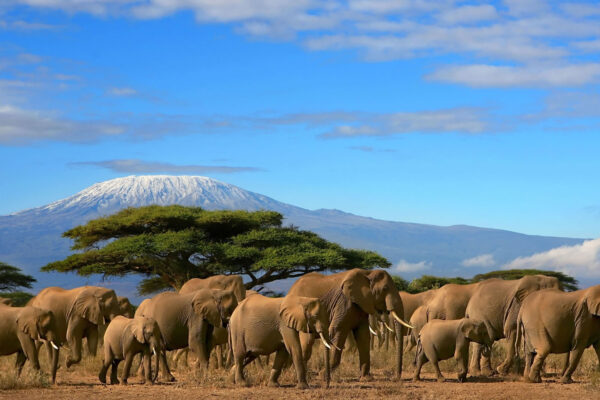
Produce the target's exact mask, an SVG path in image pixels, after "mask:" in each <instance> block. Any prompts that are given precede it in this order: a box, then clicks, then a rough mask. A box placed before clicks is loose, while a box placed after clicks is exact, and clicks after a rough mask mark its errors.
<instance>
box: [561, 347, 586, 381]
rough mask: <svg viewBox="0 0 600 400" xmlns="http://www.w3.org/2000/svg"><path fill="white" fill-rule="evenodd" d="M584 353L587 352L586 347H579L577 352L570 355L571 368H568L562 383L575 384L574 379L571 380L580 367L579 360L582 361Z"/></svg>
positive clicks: (574, 351)
mask: <svg viewBox="0 0 600 400" xmlns="http://www.w3.org/2000/svg"><path fill="white" fill-rule="evenodd" d="M584 351H585V347H583V346H581V347H578V348H576V349H575V350H573V351H571V353H570V354H569V358H570V360H569V368H567V370H566V371H565V373H564V375H563V376H562V378H560V383H572V382H573V379H571V375H572V374H573V372H574V371H575V369H576V368H577V365H579V360H581V356H582V355H583V352H584Z"/></svg>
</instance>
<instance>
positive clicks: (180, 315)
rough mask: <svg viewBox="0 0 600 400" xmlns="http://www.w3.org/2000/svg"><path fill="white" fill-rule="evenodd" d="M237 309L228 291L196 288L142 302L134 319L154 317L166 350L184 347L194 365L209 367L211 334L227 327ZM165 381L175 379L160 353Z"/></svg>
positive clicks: (211, 343) (162, 294)
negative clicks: (194, 356) (187, 348)
mask: <svg viewBox="0 0 600 400" xmlns="http://www.w3.org/2000/svg"><path fill="white" fill-rule="evenodd" d="M236 306H237V300H236V297H235V295H234V294H233V293H232V292H230V291H228V290H213V289H199V290H196V291H194V292H192V293H185V294H180V293H173V292H165V293H161V294H158V295H156V296H154V297H153V298H151V299H147V300H144V301H143V302H142V304H140V306H139V307H138V309H137V310H136V312H135V316H136V317H138V316H143V317H149V318H154V319H155V320H156V322H157V323H158V326H159V328H160V331H161V333H162V337H163V339H164V342H165V350H178V349H183V348H186V347H188V346H189V347H190V349H191V350H192V351H193V352H194V353H195V354H196V355H197V357H198V360H197V362H196V366H197V367H198V366H204V367H208V360H209V355H210V352H211V350H212V348H213V346H214V343H213V339H212V337H213V331H214V329H215V328H224V327H226V326H227V323H228V321H229V318H230V317H231V314H232V313H233V310H234V309H235V307H236ZM160 357H161V360H162V364H163V365H164V368H165V372H166V374H167V379H168V380H170V381H174V380H175V377H173V375H172V374H171V371H170V370H169V365H168V364H167V358H166V355H165V352H164V351H163V352H161V354H160Z"/></svg>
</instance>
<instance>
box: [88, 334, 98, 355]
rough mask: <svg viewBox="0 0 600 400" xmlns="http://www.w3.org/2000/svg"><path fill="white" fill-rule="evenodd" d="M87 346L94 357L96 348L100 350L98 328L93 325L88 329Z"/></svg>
mask: <svg viewBox="0 0 600 400" xmlns="http://www.w3.org/2000/svg"><path fill="white" fill-rule="evenodd" d="M87 348H88V351H89V352H90V354H91V355H92V357H96V350H98V328H97V327H93V328H90V329H88V332H87Z"/></svg>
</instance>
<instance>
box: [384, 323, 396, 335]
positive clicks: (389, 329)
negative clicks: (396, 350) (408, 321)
mask: <svg viewBox="0 0 600 400" xmlns="http://www.w3.org/2000/svg"><path fill="white" fill-rule="evenodd" d="M383 325H384V326H385V327H386V329H387V330H388V331H390V332H392V333H393V332H394V330H393V329H392V328H390V326H389V325H388V324H386V323H385V322H383Z"/></svg>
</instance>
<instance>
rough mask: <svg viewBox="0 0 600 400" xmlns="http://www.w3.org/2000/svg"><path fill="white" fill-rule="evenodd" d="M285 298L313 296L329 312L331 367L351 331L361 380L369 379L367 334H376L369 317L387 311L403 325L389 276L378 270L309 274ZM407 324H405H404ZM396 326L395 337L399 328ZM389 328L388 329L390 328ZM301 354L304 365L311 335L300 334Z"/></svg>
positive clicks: (399, 365)
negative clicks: (332, 349) (355, 346)
mask: <svg viewBox="0 0 600 400" xmlns="http://www.w3.org/2000/svg"><path fill="white" fill-rule="evenodd" d="M288 295H295V296H304V297H316V298H318V299H319V301H321V303H322V304H323V305H324V306H325V307H326V308H327V311H328V313H329V320H330V321H331V323H330V325H329V336H330V337H331V340H332V343H333V345H334V348H335V349H334V352H333V360H332V363H331V368H336V367H337V366H338V365H339V364H340V361H341V355H342V349H343V347H344V343H345V342H346V338H347V336H348V334H350V333H351V332H352V334H353V336H354V338H355V340H356V343H357V348H358V355H359V364H360V365H359V369H360V378H361V380H371V379H372V377H371V374H370V352H369V347H370V341H371V340H370V335H369V331H370V330H371V332H373V333H374V332H376V331H375V330H374V329H373V327H371V326H370V325H369V315H377V314H378V313H382V312H386V313H387V312H389V313H390V314H391V315H392V317H393V318H394V319H395V320H397V321H398V322H400V323H402V324H406V322H404V321H403V320H402V319H401V317H402V315H403V314H404V309H403V307H402V300H401V299H400V295H399V294H398V291H397V290H396V288H395V285H394V283H393V281H392V279H391V277H390V275H389V274H388V273H387V272H385V271H381V270H375V271H367V270H362V269H358V268H355V269H352V270H349V271H344V272H338V273H336V274H331V275H323V274H320V273H318V272H311V273H309V274H306V275H304V276H302V277H301V278H299V279H298V280H297V281H296V282H295V283H294V284H293V285H292V287H291V288H290V290H289V292H288ZM406 325H408V324H406ZM395 326H396V332H397V334H398V335H401V334H402V329H401V328H400V327H398V326H397V325H395ZM390 329H391V328H390ZM300 338H301V343H302V353H303V356H304V360H305V361H306V362H308V360H309V359H310V356H311V349H312V344H313V343H314V340H315V337H314V334H308V333H304V332H302V333H300ZM398 342H399V345H398V353H397V363H396V371H397V376H400V374H401V371H402V345H401V341H400V340H398Z"/></svg>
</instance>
